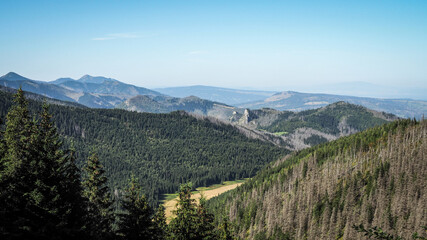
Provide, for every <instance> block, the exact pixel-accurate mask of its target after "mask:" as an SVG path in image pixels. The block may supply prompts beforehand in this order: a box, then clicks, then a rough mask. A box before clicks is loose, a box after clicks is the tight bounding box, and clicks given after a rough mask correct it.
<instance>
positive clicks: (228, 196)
mask: <svg viewBox="0 0 427 240" xmlns="http://www.w3.org/2000/svg"><path fill="white" fill-rule="evenodd" d="M426 132H427V121H423V122H421V123H415V122H414V121H411V120H401V121H396V122H393V123H390V124H386V125H382V126H379V127H375V128H372V129H369V130H366V131H363V132H360V133H357V134H354V135H351V136H349V137H343V138H340V139H338V140H336V141H333V142H330V143H327V144H321V145H318V146H316V147H312V148H309V149H305V150H302V151H299V152H295V153H294V154H292V155H291V156H287V157H285V158H283V159H281V160H279V161H277V162H275V163H272V164H270V165H269V166H268V167H266V168H265V169H264V170H262V171H260V172H259V173H258V174H257V175H256V176H255V177H253V178H252V179H250V180H249V181H247V182H246V183H244V184H242V185H241V186H240V187H238V188H237V189H235V190H232V191H229V192H226V193H224V194H222V195H220V196H219V197H217V198H213V199H211V200H209V201H208V206H209V207H210V208H211V211H212V212H215V216H216V217H217V220H218V221H221V220H222V216H223V215H225V216H228V217H229V218H230V219H231V221H232V224H230V225H231V226H234V232H235V233H236V234H237V235H238V237H239V238H240V239H367V237H366V236H364V235H363V233H358V232H357V231H356V230H355V229H354V228H353V227H352V226H353V225H360V224H363V225H364V226H365V227H366V228H369V227H377V228H382V229H383V230H384V231H385V232H387V233H390V234H393V235H396V236H401V237H402V239H412V234H413V233H414V232H418V233H421V236H425V232H424V230H423V228H422V226H425V224H426V222H427V212H426V211H427V210H426V209H427V201H426V199H427V188H426V185H425V181H426V179H427V164H426V158H425V156H426V154H427V139H426V138H427V135H426ZM423 232H424V233H423ZM383 239H386V238H383ZM387 239H391V238H387ZM393 239H397V238H393Z"/></svg>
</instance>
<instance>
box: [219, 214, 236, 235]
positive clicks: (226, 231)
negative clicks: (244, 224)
mask: <svg viewBox="0 0 427 240" xmlns="http://www.w3.org/2000/svg"><path fill="white" fill-rule="evenodd" d="M218 239H220V240H234V239H235V238H234V235H233V226H232V225H231V223H230V221H229V220H228V217H227V216H223V217H222V220H221V222H220V223H219V226H218Z"/></svg>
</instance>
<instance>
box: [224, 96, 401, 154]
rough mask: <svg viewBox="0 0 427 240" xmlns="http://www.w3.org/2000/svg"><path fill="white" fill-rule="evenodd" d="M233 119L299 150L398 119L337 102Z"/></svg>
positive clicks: (258, 112)
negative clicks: (273, 135)
mask: <svg viewBox="0 0 427 240" xmlns="http://www.w3.org/2000/svg"><path fill="white" fill-rule="evenodd" d="M231 119H232V122H234V123H236V124H238V125H241V126H244V127H247V128H250V129H258V130H262V131H267V132H270V133H273V134H275V135H276V136H279V137H280V138H282V140H283V145H284V146H286V147H288V148H289V149H292V150H299V149H303V148H306V147H310V146H314V145H316V144H319V143H323V142H327V141H331V140H335V139H337V138H339V137H342V136H347V135H350V134H353V133H356V132H359V131H363V130H365V129H367V128H371V127H374V126H378V125H381V124H384V123H387V122H388V121H393V120H396V119H397V117H396V116H395V115H393V114H387V113H384V112H377V111H374V110H370V109H368V108H365V107H362V106H359V105H354V104H350V103H346V102H337V103H333V104H330V105H327V106H325V107H323V108H318V109H310V110H304V111H301V112H292V111H278V110H274V109H266V108H264V109H260V110H249V109H246V110H245V111H244V113H243V114H239V113H235V114H234V117H233V118H231Z"/></svg>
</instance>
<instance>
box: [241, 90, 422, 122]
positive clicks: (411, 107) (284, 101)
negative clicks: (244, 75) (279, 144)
mask: <svg viewBox="0 0 427 240" xmlns="http://www.w3.org/2000/svg"><path fill="white" fill-rule="evenodd" d="M339 101H345V102H349V103H353V104H357V105H362V106H364V107H367V108H369V109H373V110H376V111H380V112H388V113H393V114H395V115H397V116H401V117H411V118H413V117H416V118H421V117H422V115H423V114H425V113H427V101H419V100H407V99H378V98H363V97H352V96H341V95H332V94H315V93H299V92H292V91H287V92H281V93H277V94H275V95H273V96H271V97H269V98H266V99H264V100H262V101H254V102H248V103H243V104H238V105H237V106H238V107H242V108H250V109H259V108H274V109H277V110H289V111H302V110H306V109H313V108H319V107H324V106H326V105H328V104H331V103H334V102H339Z"/></svg>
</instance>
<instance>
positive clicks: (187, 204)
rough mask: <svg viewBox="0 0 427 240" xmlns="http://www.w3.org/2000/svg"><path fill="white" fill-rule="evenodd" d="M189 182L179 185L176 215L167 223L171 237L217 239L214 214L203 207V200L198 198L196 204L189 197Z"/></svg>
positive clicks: (183, 239) (188, 239) (191, 239)
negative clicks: (198, 202)
mask: <svg viewBox="0 0 427 240" xmlns="http://www.w3.org/2000/svg"><path fill="white" fill-rule="evenodd" d="M191 187H192V185H191V184H183V185H181V187H180V191H179V197H178V203H177V209H176V210H175V211H174V213H175V214H176V217H175V218H174V219H172V221H171V222H170V224H169V227H170V234H171V236H170V237H171V239H176V240H196V239H206V240H207V239H217V236H216V232H215V229H214V228H215V227H214V225H213V220H214V216H213V215H212V214H211V213H209V212H208V210H207V209H206V207H205V200H204V199H203V198H201V199H200V204H199V205H197V204H196V202H195V200H194V199H191Z"/></svg>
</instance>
